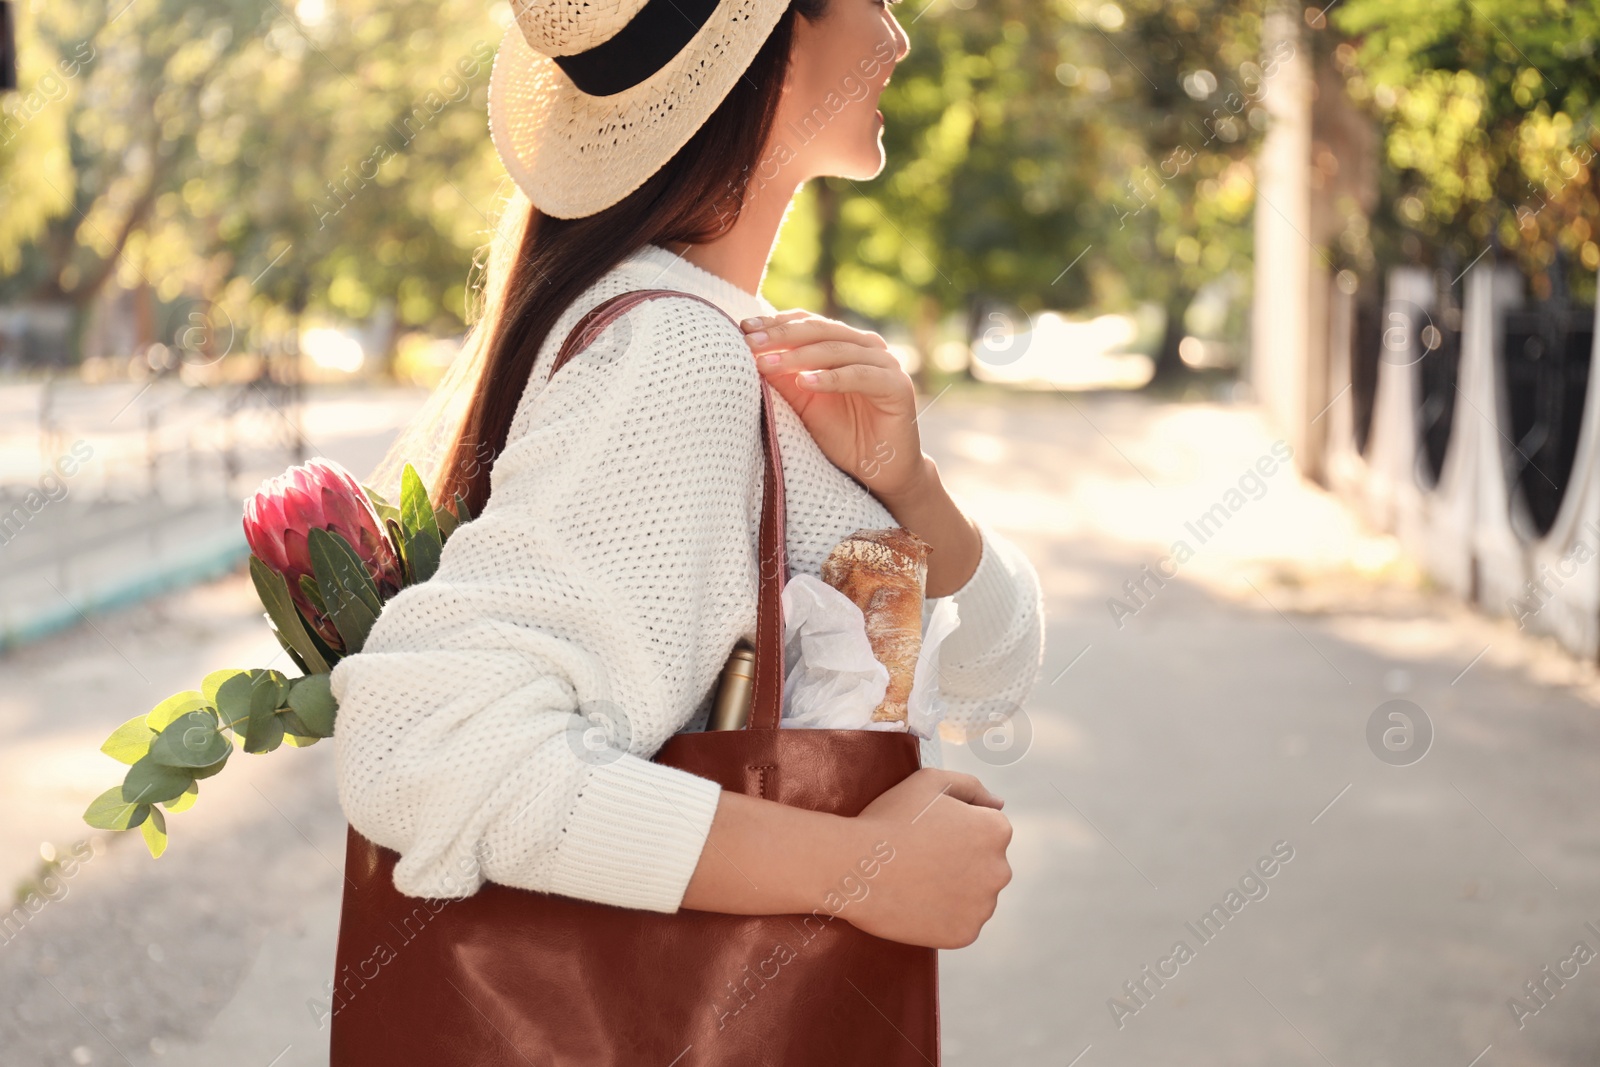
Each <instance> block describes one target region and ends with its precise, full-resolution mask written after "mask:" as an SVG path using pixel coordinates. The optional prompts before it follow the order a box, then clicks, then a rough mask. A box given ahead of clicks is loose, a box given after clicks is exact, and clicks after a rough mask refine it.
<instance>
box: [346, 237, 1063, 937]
mask: <svg viewBox="0 0 1600 1067" xmlns="http://www.w3.org/2000/svg"><path fill="white" fill-rule="evenodd" d="M640 288H666V289H678V290H682V291H686V292H692V293H697V294H700V295H703V296H705V297H707V298H709V299H710V300H712V301H713V302H715V303H716V304H717V305H718V306H719V307H722V308H725V309H726V310H727V311H728V312H729V313H730V314H732V315H733V317H734V319H735V320H738V319H743V318H747V317H749V316H751V315H761V314H772V313H773V312H774V310H775V309H774V308H773V306H772V305H771V304H770V303H768V302H767V301H766V300H765V299H764V298H762V297H760V296H757V295H754V294H751V293H748V292H746V291H744V290H742V289H740V288H738V287H737V286H735V285H733V284H731V283H730V282H728V281H726V280H724V279H722V278H720V277H719V276H717V275H714V274H712V273H710V272H708V271H705V270H703V269H701V268H700V267H697V266H695V265H694V264H692V263H689V262H688V261H687V260H684V259H682V258H680V257H679V256H677V255H675V254H673V253H672V252H670V251H668V250H666V249H664V248H661V247H659V246H656V245H647V246H645V247H644V248H643V249H642V250H640V251H639V252H637V253H635V254H634V255H633V256H631V257H629V258H628V259H627V260H625V261H623V262H622V263H621V264H619V265H618V266H617V267H616V268H615V269H614V270H612V271H611V272H610V273H608V274H607V275H606V276H605V277H603V278H602V279H601V280H600V281H599V282H597V283H596V284H595V285H594V286H592V287H591V288H590V289H589V290H588V291H587V292H586V293H585V294H584V295H583V296H582V297H580V298H579V299H578V300H576V301H575V302H574V303H573V304H572V305H571V306H570V307H569V308H567V310H566V312H565V313H564V314H563V315H562V316H561V318H560V320H559V321H558V322H557V323H556V326H555V328H554V329H553V330H552V331H551V333H550V335H549V337H548V338H547V339H546V341H545V343H544V346H543V348H542V349H541V351H540V353H539V357H538V363H537V364H536V366H535V368H534V372H533V375H532V377H531V379H530V382H529V383H528V386H527V388H526V389H524V390H523V392H522V395H521V399H520V402H519V407H518V409H517V412H516V416H515V419H514V421H513V423H512V425H511V431H510V435H509V438H508V442H507V445H506V448H505V450H504V452H503V453H502V454H501V456H500V457H499V459H498V460H497V462H496V463H495V465H494V468H493V472H492V478H491V483H490V485H491V488H490V495H489V500H488V503H487V505H486V506H485V508H484V510H483V513H482V514H481V515H480V516H478V517H477V518H476V519H474V520H473V521H472V522H469V523H467V524H465V525H464V526H462V527H461V528H460V529H458V530H457V531H456V532H455V534H454V535H452V536H451V538H450V542H449V544H448V545H447V546H446V547H445V550H444V555H443V559H442V560H441V562H440V565H439V570H438V573H437V574H436V575H435V576H434V578H432V579H431V580H430V581H427V582H425V583H423V584H421V585H417V586H412V587H410V588H408V589H405V590H403V591H402V592H401V593H400V594H399V595H397V596H396V597H394V599H392V600H390V601H389V602H388V603H387V604H386V605H385V606H384V609H383V612H382V614H381V616H380V617H379V619H378V621H377V623H376V625H374V627H373V629H372V632H371V635H370V636H369V637H368V639H367V642H366V645H365V647H364V649H363V651H362V652H361V653H360V654H359V655H354V656H350V657H347V658H346V659H345V660H343V661H342V662H341V663H340V664H339V665H338V666H337V667H336V668H335V670H334V672H333V693H334V696H335V697H336V698H337V699H338V702H339V716H338V726H337V730H336V732H335V734H334V749H335V755H336V760H337V773H338V780H339V796H340V800H341V803H342V805H343V807H344V811H345V814H346V816H347V817H348V818H349V820H350V823H351V825H352V826H354V827H355V828H356V829H357V830H358V831H360V832H361V833H362V834H364V835H366V836H367V837H368V838H369V839H371V840H373V841H375V842H377V843H378V844H380V845H384V846H387V847H389V848H392V849H394V850H395V851H397V852H398V853H400V856H401V859H400V862H399V864H398V866H397V867H396V869H395V884H396V886H397V887H398V888H399V889H400V890H401V891H402V892H404V893H407V894H409V895H412V896H427V897H460V896H466V895H469V894H471V893H472V892H474V891H475V890H476V889H477V888H478V886H479V885H480V884H481V883H482V881H483V880H484V879H488V880H491V881H495V882H499V883H502V884H506V885H513V886H521V887H524V888H528V889H535V890H540V891H545V892H552V893H559V894H563V895H567V896H572V897H578V898H582V899H586V900H594V901H600V902H602V903H607V904H616V905H621V906H624V907H633V908H644V909H649V910H654V911H663V912H671V911H675V910H676V909H677V908H678V906H679V904H680V902H681V900H682V898H683V893H684V890H685V888H686V886H687V885H688V882H689V879H690V876H691V875H692V874H693V872H694V868H695V865H696V863H697V862H698V860H699V856H700V852H701V849H702V847H703V846H704V843H705V839H706V835H707V833H708V831H709V828H710V825H711V821H712V817H713V815H714V814H715V812H716V807H717V800H718V796H719V794H720V787H719V786H717V785H716V784H715V783H713V782H711V781H709V780H707V779H704V778H700V777H697V776H695V775H692V774H688V773H686V772H684V771H680V770H677V769H675V768H671V767H667V766H664V765H662V764H658V763H654V762H651V759H650V757H651V756H652V755H653V754H654V753H655V752H656V750H657V749H658V748H660V746H661V745H662V744H663V743H664V742H665V741H666V740H667V738H668V737H670V736H671V735H672V734H673V733H675V732H678V731H681V730H693V729H702V728H704V725H705V721H706V716H707V714H708V712H709V708H710V704H711V697H712V689H713V687H714V685H715V683H716V680H717V676H718V673H719V671H720V670H721V667H722V665H723V662H724V661H725V660H726V659H727V656H728V653H729V651H730V650H731V649H732V648H733V645H734V643H735V642H736V641H737V640H738V639H739V638H741V637H744V638H747V639H749V640H754V636H755V617H756V579H757V558H756V557H757V551H756V544H757V532H758V529H759V525H760V513H761V484H762V480H763V470H762V464H761V448H760V439H759V437H758V436H757V433H758V427H759V418H760V393H759V388H760V386H759V374H758V372H757V370H756V367H755V361H754V359H753V357H752V355H751V352H750V348H749V345H748V344H747V343H746V341H745V340H744V337H743V335H742V334H741V332H740V330H739V328H738V327H737V326H735V325H734V323H732V322H729V321H728V320H727V319H726V318H724V317H723V316H722V315H720V314H718V312H717V311H716V310H714V309H712V308H709V307H707V306H705V305H704V304H701V303H700V302H699V301H695V300H673V299H670V298H663V299H658V300H652V301H647V302H646V303H644V304H642V305H640V306H638V307H635V308H634V309H632V310H630V311H629V312H627V313H626V314H625V315H624V316H622V317H621V318H619V319H618V320H617V321H616V322H615V323H614V324H613V325H611V326H610V327H608V328H607V330H606V331H605V332H604V333H603V334H602V335H601V336H600V337H599V338H598V339H597V340H596V342H595V343H594V344H593V345H592V346H591V347H590V348H589V349H588V350H586V352H585V353H584V354H582V355H580V356H578V357H576V358H574V359H573V360H572V361H571V362H569V363H568V364H567V366H566V367H564V368H563V369H562V370H561V372H560V373H559V374H557V375H556V377H555V379H554V380H553V381H551V382H550V383H549V384H548V385H547V384H546V382H545V375H546V374H547V373H548V368H549V366H550V361H551V360H552V359H553V358H554V356H555V352H556V349H557V348H558V347H559V345H560V343H561V341H562V339H563V338H565V337H566V335H567V333H568V332H569V331H570V330H571V328H572V326H573V325H574V324H575V323H576V322H577V320H578V319H579V318H580V317H581V316H582V314H583V313H584V312H586V311H588V310H589V309H590V308H592V307H593V306H595V305H596V304H598V303H599V302H600V301H601V300H604V299H606V298H607V297H610V296H613V295H616V294H618V293H622V292H626V291H628V290H630V289H640ZM505 385H506V387H507V388H514V387H518V386H516V385H514V384H513V383H509V382H508V383H505ZM772 399H773V407H774V414H775V416H776V421H777V429H778V437H779V441H780V444H781V447H782V455H783V467H784V485H785V500H786V504H787V509H788V550H789V562H790V569H791V571H792V573H794V574H800V573H806V574H811V575H817V574H819V573H820V570H821V565H822V561H823V559H824V558H825V557H826V555H827V553H828V552H829V550H831V549H832V548H833V546H834V545H835V544H837V543H838V542H839V541H840V540H841V539H842V538H844V537H845V536H846V535H848V534H850V533H851V532H853V531H855V530H857V529H861V528H864V527H868V528H870V527H884V526H892V525H894V520H893V518H892V517H891V516H890V514H889V512H888V511H887V510H886V509H885V508H884V507H883V505H882V504H880V503H879V502H878V500H877V499H876V498H875V497H873V496H872V495H871V494H869V493H868V492H867V491H866V490H865V489H864V488H862V486H861V485H860V483H858V482H856V481H855V480H854V479H852V478H851V477H850V476H848V475H847V474H845V473H844V472H843V471H841V470H840V469H839V468H837V467H835V466H834V465H833V464H832V463H830V462H829V461H828V459H827V458H826V457H825V456H824V455H823V453H822V451H821V450H820V449H819V448H818V446H817V444H816V442H815V441H813V440H812V438H811V436H810V434H809V433H808V432H807V431H806V429H805V426H804V424H803V423H802V422H801V421H800V418H799V416H798V415H796V414H795V412H794V409H793V408H791V407H790V406H789V405H788V403H787V402H785V401H784V400H783V399H782V397H780V396H778V395H777V393H776V391H774V393H773V397H772ZM935 458H937V457H935ZM977 523H978V526H979V528H980V530H981V533H982V537H983V555H982V559H981V562H980V563H979V565H978V569H977V571H976V573H975V574H974V575H973V576H972V578H971V579H970V580H969V581H968V582H967V584H966V585H965V586H963V587H962V588H961V589H960V590H958V591H957V592H955V593H954V594H952V595H953V596H954V597H955V598H956V601H957V604H958V607H959V610H960V615H961V623H960V626H959V627H958V628H957V630H956V631H955V632H954V633H953V634H951V635H950V636H949V637H948V638H947V639H946V641H945V644H944V645H943V646H942V648H941V650H940V657H941V662H940V679H941V684H940V688H941V691H942V693H943V694H944V697H945V700H946V702H947V703H948V705H949V718H948V720H947V721H951V722H954V723H956V724H970V723H978V724H982V723H984V722H986V721H989V720H990V719H991V717H992V716H993V714H994V713H995V712H996V711H997V710H1001V709H1005V708H1009V707H1014V706H1016V705H1020V704H1021V703H1022V702H1023V701H1024V700H1025V699H1026V697H1027V694H1028V691H1029V690H1030V689H1031V688H1032V686H1033V683H1034V681H1035V679H1036V677H1037V674H1038V670H1039V666H1040V662H1041V659H1042V655H1043V640H1044V638H1043V602H1042V600H1041V596H1040V588H1039V580H1038V576H1037V574H1036V573H1035V571H1034V569H1033V567H1032V565H1031V564H1030V563H1029V562H1028V560H1027V558H1026V557H1025V556H1024V555H1023V554H1022V553H1021V552H1020V551H1019V550H1018V549H1017V548H1016V547H1015V546H1014V545H1012V544H1011V543H1010V542H1008V541H1006V540H1005V539H1004V538H1002V537H1000V536H998V535H996V534H995V532H994V531H992V530H990V529H989V528H988V527H987V524H985V523H984V522H983V520H982V519H981V518H977ZM930 603H932V602H930ZM925 617H926V614H925ZM602 738H603V743H601V740H602ZM927 755H928V756H929V758H931V759H933V760H937V758H938V756H937V752H936V751H933V752H930V753H927ZM475 858H476V862H475Z"/></svg>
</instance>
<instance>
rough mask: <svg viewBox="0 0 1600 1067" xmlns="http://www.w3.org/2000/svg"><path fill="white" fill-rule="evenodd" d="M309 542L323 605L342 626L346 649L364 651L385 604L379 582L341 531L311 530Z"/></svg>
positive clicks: (340, 628) (335, 623)
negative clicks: (368, 634)
mask: <svg viewBox="0 0 1600 1067" xmlns="http://www.w3.org/2000/svg"><path fill="white" fill-rule="evenodd" d="M306 545H307V548H308V549H309V551H310V554H311V569H312V571H313V572H314V573H315V574H316V580H317V590H318V592H319V593H320V594H321V598H322V606H323V609H324V610H325V611H326V612H327V615H328V618H330V619H332V620H333V624H334V626H335V627H337V628H338V631H339V636H340V638H341V639H343V641H344V650H345V653H346V654H354V653H356V652H360V651H361V646H362V645H363V644H365V643H366V640H367V632H368V631H369V630H371V629H372V624H373V623H374V622H376V621H377V620H378V612H379V611H381V610H382V608H383V604H382V602H381V601H380V600H379V598H378V587H377V585H375V584H374V583H373V581H372V576H371V575H370V574H368V573H367V567H366V564H364V563H362V562H361V557H360V556H358V555H356V551H355V549H353V548H351V547H350V543H349V542H348V541H346V540H345V539H344V538H343V537H340V536H339V535H338V534H334V533H329V532H328V531H327V530H322V529H311V530H308V531H306Z"/></svg>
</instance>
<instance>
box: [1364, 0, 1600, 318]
mask: <svg viewBox="0 0 1600 1067" xmlns="http://www.w3.org/2000/svg"><path fill="white" fill-rule="evenodd" d="M1332 17H1333V20H1334V23H1335V25H1336V26H1338V27H1339V28H1340V29H1341V30H1343V31H1344V32H1345V33H1347V34H1350V35H1353V37H1354V38H1355V41H1354V45H1355V46H1354V47H1353V48H1352V49H1350V50H1349V51H1348V52H1346V53H1345V54H1344V55H1343V56H1342V57H1341V58H1342V59H1343V63H1342V66H1343V68H1344V70H1345V73H1346V75H1347V84H1348V88H1349V92H1350V93H1351V95H1352V96H1353V97H1355V98H1356V99H1358V100H1360V101H1363V102H1365V103H1367V104H1369V105H1370V106H1371V108H1372V109H1373V111H1374V112H1375V113H1376V114H1377V115H1378V116H1379V117H1380V118H1381V119H1382V121H1383V123H1384V127H1385V132H1386V144H1385V149H1386V156H1387V163H1388V165H1389V167H1390V168H1391V169H1392V173H1393V175H1394V179H1395V180H1394V181H1393V182H1392V183H1390V184H1391V185H1392V187H1393V189H1394V193H1395V202H1394V207H1395V213H1396V215H1397V216H1398V220H1399V222H1400V223H1401V224H1402V225H1403V226H1405V227H1407V228H1409V229H1410V230H1411V231H1412V232H1413V233H1414V234H1420V235H1422V236H1423V237H1424V238H1426V241H1424V242H1418V241H1415V240H1413V241H1412V242H1411V244H1410V249H1411V252H1412V256H1413V258H1418V257H1421V256H1423V255H1425V254H1426V252H1425V249H1424V246H1429V247H1431V248H1433V249H1435V250H1437V252H1436V253H1435V254H1446V255H1451V256H1453V257H1454V258H1455V259H1456V260H1457V261H1458V262H1460V263H1467V262H1470V261H1472V260H1474V259H1476V258H1477V257H1478V256H1479V255H1481V254H1482V253H1483V252H1484V251H1485V250H1486V249H1488V248H1489V247H1491V245H1493V244H1499V245H1500V246H1501V247H1503V248H1505V249H1507V250H1509V251H1512V252H1513V253H1514V254H1515V255H1516V257H1517V258H1518V259H1519V260H1520V262H1521V265H1522V267H1523V268H1524V270H1526V271H1527V272H1528V273H1529V275H1530V276H1531V277H1532V278H1533V284H1534V287H1535V295H1536V296H1538V297H1539V298H1541V299H1543V298H1545V297H1547V296H1548V295H1549V294H1550V291H1551V278H1550V277H1549V274H1548V272H1549V270H1550V268H1551V266H1552V264H1554V263H1556V262H1557V252H1558V250H1560V251H1563V252H1565V253H1568V256H1567V257H1566V261H1567V262H1568V263H1570V264H1572V265H1573V266H1574V268H1575V269H1574V272H1573V277H1572V279H1571V281H1572V282H1573V283H1575V284H1576V286H1577V287H1579V288H1587V289H1589V290H1590V291H1592V289H1593V277H1594V275H1593V272H1594V270H1595V269H1596V268H1597V267H1600V244H1597V240H1600V237H1597V234H1596V230H1597V229H1600V201H1597V189H1596V184H1597V183H1596V180H1595V178H1596V168H1595V156H1596V152H1597V151H1600V130H1597V129H1596V120H1597V118H1600V113H1597V108H1600V65H1597V63H1596V59H1595V49H1596V42H1597V39H1600V8H1597V7H1596V6H1595V5H1593V4H1588V3H1576V4H1575V3H1568V2H1565V0H1554V2H1552V0H1347V2H1346V3H1345V4H1344V5H1342V7H1341V8H1340V9H1339V10H1337V11H1335V12H1333V13H1332ZM1579 264H1581V268H1582V269H1577V268H1578V265H1579Z"/></svg>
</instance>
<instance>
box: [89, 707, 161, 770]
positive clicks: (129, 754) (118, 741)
mask: <svg viewBox="0 0 1600 1067" xmlns="http://www.w3.org/2000/svg"><path fill="white" fill-rule="evenodd" d="M146 718H147V717H146V716H144V715H136V716H134V717H133V718H131V719H129V720H128V721H127V722H125V723H123V724H122V725H121V726H119V727H117V728H116V729H115V730H113V731H111V736H110V737H108V738H106V742H105V744H103V745H101V746H100V751H101V752H104V753H105V754H106V755H108V756H110V757H111V758H112V759H114V760H116V761H117V762H118V763H127V764H130V765H132V764H134V763H137V762H139V760H141V759H143V758H144V754H145V753H146V752H149V751H150V742H152V741H154V740H155V739H156V732H155V731H154V730H152V729H150V726H149V724H148V723H147V722H146V721H145V720H146Z"/></svg>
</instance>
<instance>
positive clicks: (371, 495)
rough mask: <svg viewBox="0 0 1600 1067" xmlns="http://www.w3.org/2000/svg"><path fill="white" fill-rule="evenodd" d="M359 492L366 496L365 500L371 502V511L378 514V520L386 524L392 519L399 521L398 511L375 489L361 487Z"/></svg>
mask: <svg viewBox="0 0 1600 1067" xmlns="http://www.w3.org/2000/svg"><path fill="white" fill-rule="evenodd" d="M361 491H362V492H363V493H366V494H367V499H368V500H370V501H372V509H373V510H374V511H376V512H377V513H378V519H379V520H380V521H382V522H387V521H388V520H390V519H394V520H395V521H396V522H398V521H399V520H400V509H399V508H397V507H395V506H394V505H393V504H391V503H389V501H388V499H387V498H386V497H384V496H383V494H381V493H379V492H378V491H377V490H376V489H373V488H371V487H369V486H365V485H363V486H362V487H361Z"/></svg>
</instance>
